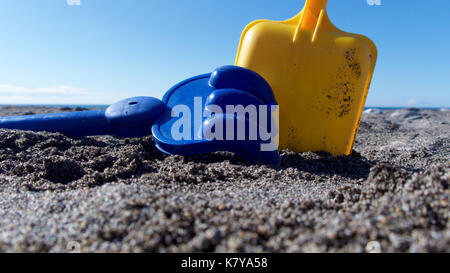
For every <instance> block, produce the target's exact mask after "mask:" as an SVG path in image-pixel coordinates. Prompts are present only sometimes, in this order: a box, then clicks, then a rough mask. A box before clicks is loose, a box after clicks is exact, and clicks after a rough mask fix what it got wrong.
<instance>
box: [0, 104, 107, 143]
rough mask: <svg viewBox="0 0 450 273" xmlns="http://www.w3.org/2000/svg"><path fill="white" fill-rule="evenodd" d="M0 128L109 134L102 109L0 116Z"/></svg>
mask: <svg viewBox="0 0 450 273" xmlns="http://www.w3.org/2000/svg"><path fill="white" fill-rule="evenodd" d="M0 128H3V129H17V130H25V131H35V132H39V131H47V132H52V133H62V134H64V135H66V136H69V137H82V136H93V135H108V134H111V126H110V124H109V122H108V120H107V119H106V117H105V111H104V110H103V111H86V112H72V113H58V114H44V115H30V116H17V117H6V118H0Z"/></svg>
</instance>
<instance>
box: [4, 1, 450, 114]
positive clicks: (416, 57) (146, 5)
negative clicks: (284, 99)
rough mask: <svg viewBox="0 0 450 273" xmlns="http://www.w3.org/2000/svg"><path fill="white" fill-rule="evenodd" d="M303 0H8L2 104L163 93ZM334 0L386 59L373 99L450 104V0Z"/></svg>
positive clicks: (343, 17)
mask: <svg viewBox="0 0 450 273" xmlns="http://www.w3.org/2000/svg"><path fill="white" fill-rule="evenodd" d="M303 4H304V0H278V1H274V0H226V1H224V0H159V1H156V0H132V1H130V0H81V5H80V6H70V5H68V4H67V2H66V0H0V104H110V103H113V102H115V101H117V100H120V99H122V98H127V97H133V96H138V95H144V96H154V97H158V98H161V97H162V95H163V94H164V93H165V92H166V90H168V89H169V88H170V87H171V86H173V85H174V84H176V83H177V82H179V81H182V80H184V79H186V78H188V77H191V76H194V75H197V74H203V73H206V72H210V71H212V70H213V69H214V68H216V67H218V66H221V65H225V64H233V62H234V60H235V55H236V50H237V46H238V42H239V37H240V34H241V32H242V30H243V29H244V27H245V26H246V25H247V24H248V23H250V22H251V21H253V20H255V19H262V18H263V19H273V20H283V19H287V18H290V17H292V16H294V15H295V14H297V12H298V11H300V10H301V8H302V7H303ZM381 4H382V5H381V6H376V5H375V6H370V5H368V4H367V0H329V5H328V13H329V16H330V18H331V20H332V21H333V22H334V23H335V24H336V25H337V26H338V27H339V28H341V29H343V30H345V31H349V32H354V33H360V34H364V35H366V36H368V37H370V38H371V39H372V40H373V41H374V42H375V44H376V45H377V47H378V51H379V59H378V63H377V67H376V71H375V75H374V78H373V84H372V87H371V90H370V95H369V99H368V102H367V105H368V106H385V107H391V106H392V107H393V106H416V107H443V106H445V107H449V106H450V90H449V89H450V84H449V78H450V50H449V48H450V20H449V16H450V1H445V0H428V1H419V0H381Z"/></svg>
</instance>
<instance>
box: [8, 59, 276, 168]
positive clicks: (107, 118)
mask: <svg viewBox="0 0 450 273" xmlns="http://www.w3.org/2000/svg"><path fill="white" fill-rule="evenodd" d="M275 105H277V103H276V100H275V97H274V95H273V93H272V89H271V88H270V86H269V84H268V83H267V82H266V81H265V80H264V79H263V78H262V77H261V76H259V75H258V74H257V73H255V72H253V71H251V70H248V69H245V68H241V67H236V66H224V67H220V68H218V69H216V70H215V71H214V72H213V73H212V74H205V75H201V76H197V77H194V78H191V79H188V80H185V81H183V82H181V83H179V84H178V85H176V86H175V87H173V88H172V89H170V90H169V91H168V92H167V94H166V95H165V96H164V98H163V100H162V102H161V101H160V100H158V99H155V98H151V97H135V98H130V99H126V100H123V101H120V102H118V103H116V104H113V105H111V106H110V107H108V108H107V109H106V110H105V111H85V112H73V113H59V114H45V115H31V116H20V117H6V118H0V128H6V129H20V130H29V131H48V132H59V133H62V134H64V135H67V136H69V137H83V136H93V135H115V136H117V137H122V138H129V137H143V136H147V135H151V134H152V133H153V136H154V139H155V142H156V145H157V147H158V149H160V150H161V151H162V152H165V153H167V154H171V155H182V156H188V155H194V154H201V153H209V152H216V151H229V152H233V153H235V154H237V155H239V156H241V157H242V158H243V159H244V160H246V161H247V162H248V163H250V164H262V165H279V163H280V157H279V155H278V151H277V149H276V147H275V146H274V144H273V141H272V139H273V137H272V136H274V135H276V134H277V128H275V126H274V125H273V123H272V110H273V107H271V106H275ZM247 106H250V107H253V108H250V109H256V114H257V115H256V116H253V117H251V116H250V115H251V114H249V113H247V112H245V111H244V112H239V111H235V112H228V111H227V109H228V108H227V107H233V108H235V109H234V110H236V109H241V110H243V109H244V108H246V107H247ZM264 106H265V107H264ZM239 107H240V108H239ZM218 110H220V111H218ZM261 121H266V122H261ZM261 124H262V126H261ZM177 125H180V126H177ZM239 126H241V127H239ZM230 128H231V129H230ZM255 128H256V134H255V132H254V131H255ZM240 129H241V130H240ZM242 129H244V130H242ZM250 129H253V130H250ZM242 131H243V132H242ZM220 132H221V133H220ZM261 132H262V134H261ZM205 133H206V135H205ZM269 133H271V134H269ZM269 136H270V137H269ZM270 147H273V148H272V149H271V148H270Z"/></svg>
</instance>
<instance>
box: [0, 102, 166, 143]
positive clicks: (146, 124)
mask: <svg viewBox="0 0 450 273" xmlns="http://www.w3.org/2000/svg"><path fill="white" fill-rule="evenodd" d="M163 113H164V105H163V103H162V102H161V101H160V100H158V99H155V98H151V97H135V98H130V99H126V100H122V101H120V102H118V103H115V104H113V105H111V106H110V107H108V108H107V109H106V110H99V111H86V112H71V113H58V114H44V115H30V116H17V117H5V118H0V128H3V129H16V130H25V131H35V132H39V131H47V132H53V133H61V134H64V135H66V136H68V137H84V136H95V135H115V136H117V137H123V138H132V137H143V136H148V135H151V133H152V132H151V128H152V125H153V123H154V122H155V121H157V120H158V119H159V118H160V117H161V115H163Z"/></svg>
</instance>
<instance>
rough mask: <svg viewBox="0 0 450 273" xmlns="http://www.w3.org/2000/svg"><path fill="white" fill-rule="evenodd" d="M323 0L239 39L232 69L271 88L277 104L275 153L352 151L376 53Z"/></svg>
mask: <svg viewBox="0 0 450 273" xmlns="http://www.w3.org/2000/svg"><path fill="white" fill-rule="evenodd" d="M327 2H328V1H327V0H307V1H306V5H305V8H304V9H303V11H301V12H300V13H299V14H298V15H297V16H295V17H294V18H292V19H290V20H287V21H283V22H275V21H268V20H258V21H255V22H253V23H251V24H250V25H248V26H247V27H246V29H245V30H244V33H243V34H242V37H241V42H240V45H239V50H238V54H237V60H236V65H238V66H243V67H246V68H249V69H252V70H254V71H256V72H258V73H259V74H260V75H262V76H263V77H264V78H265V79H266V80H267V81H268V82H269V84H270V85H271V86H272V89H273V91H274V93H275V96H276V98H277V101H278V103H279V105H280V106H279V107H280V109H279V110H280V124H279V128H280V140H279V141H280V149H290V150H293V151H296V152H304V151H327V152H330V153H331V154H333V155H342V154H345V155H348V154H350V153H351V151H352V148H353V144H354V141H355V137H356V134H357V131H358V127H359V123H360V120H361V115H362V112H363V109H364V105H365V102H366V97H367V93H368V91H369V86H370V82H371V79H372V75H373V71H374V69H375V63H376V59H377V49H376V47H375V45H374V43H373V42H372V41H371V40H369V39H368V38H366V37H364V36H362V35H357V34H351V33H347V32H343V31H341V30H339V29H337V28H336V27H335V26H334V25H333V24H332V23H331V21H330V19H329V18H328V15H327V12H326V6H327Z"/></svg>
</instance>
